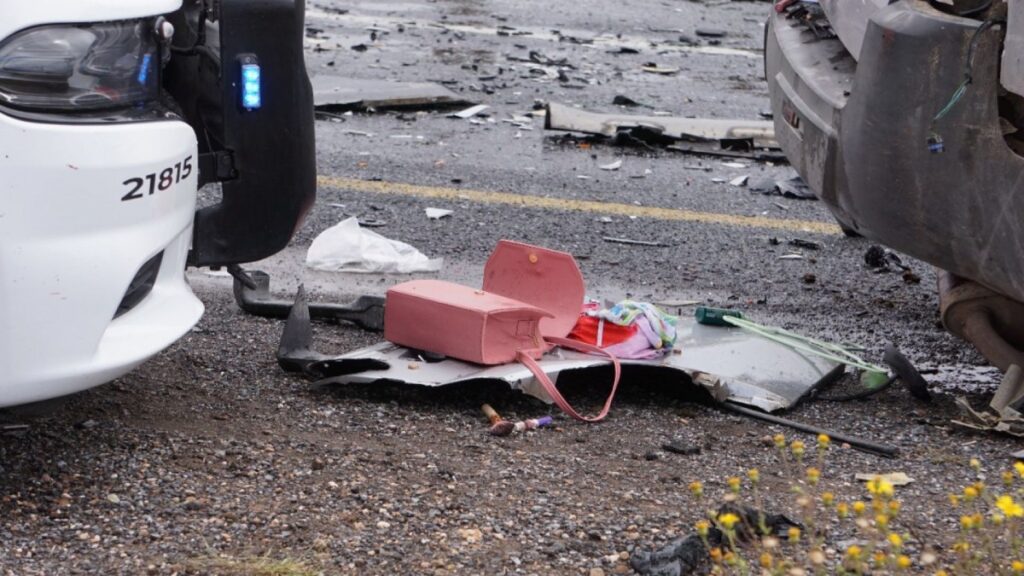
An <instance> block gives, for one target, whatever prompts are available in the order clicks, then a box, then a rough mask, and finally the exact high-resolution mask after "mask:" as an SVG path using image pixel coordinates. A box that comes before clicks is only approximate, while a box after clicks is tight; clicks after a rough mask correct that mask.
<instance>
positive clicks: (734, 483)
mask: <svg viewBox="0 0 1024 576" xmlns="http://www.w3.org/2000/svg"><path fill="white" fill-rule="evenodd" d="M726 482H727V483H728V484H729V490H732V491H733V492H736V493H737V494H738V493H739V491H740V478H739V476H731V477H730V478H729V479H728V480H727V481H726Z"/></svg>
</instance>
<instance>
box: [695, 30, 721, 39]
mask: <svg viewBox="0 0 1024 576" xmlns="http://www.w3.org/2000/svg"><path fill="white" fill-rule="evenodd" d="M693 32H694V34H696V35H697V36H701V37H703V38H724V37H725V30H719V29H717V28H697V29H696V30H694V31H693Z"/></svg>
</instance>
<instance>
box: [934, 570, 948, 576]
mask: <svg viewBox="0 0 1024 576" xmlns="http://www.w3.org/2000/svg"><path fill="white" fill-rule="evenodd" d="M935 576H949V573H948V572H946V571H945V570H938V571H936V572H935Z"/></svg>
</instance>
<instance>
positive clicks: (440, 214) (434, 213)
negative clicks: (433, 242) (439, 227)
mask: <svg viewBox="0 0 1024 576" xmlns="http://www.w3.org/2000/svg"><path fill="white" fill-rule="evenodd" d="M424 211H425V212H426V213H427V218H429V219H431V220H440V219H441V218H444V217H446V216H451V215H452V214H454V213H455V211H454V210H445V209H444V208H427V209H425V210H424Z"/></svg>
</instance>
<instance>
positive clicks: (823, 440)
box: [818, 434, 832, 450]
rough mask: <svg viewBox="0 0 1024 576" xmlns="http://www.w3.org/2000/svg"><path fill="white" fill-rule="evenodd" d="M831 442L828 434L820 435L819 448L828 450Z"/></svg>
mask: <svg viewBox="0 0 1024 576" xmlns="http://www.w3.org/2000/svg"><path fill="white" fill-rule="evenodd" d="M831 442H832V439H831V438H829V436H828V434H818V448H820V449H822V450H824V449H825V448H828V445H829V444H830V443H831Z"/></svg>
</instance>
